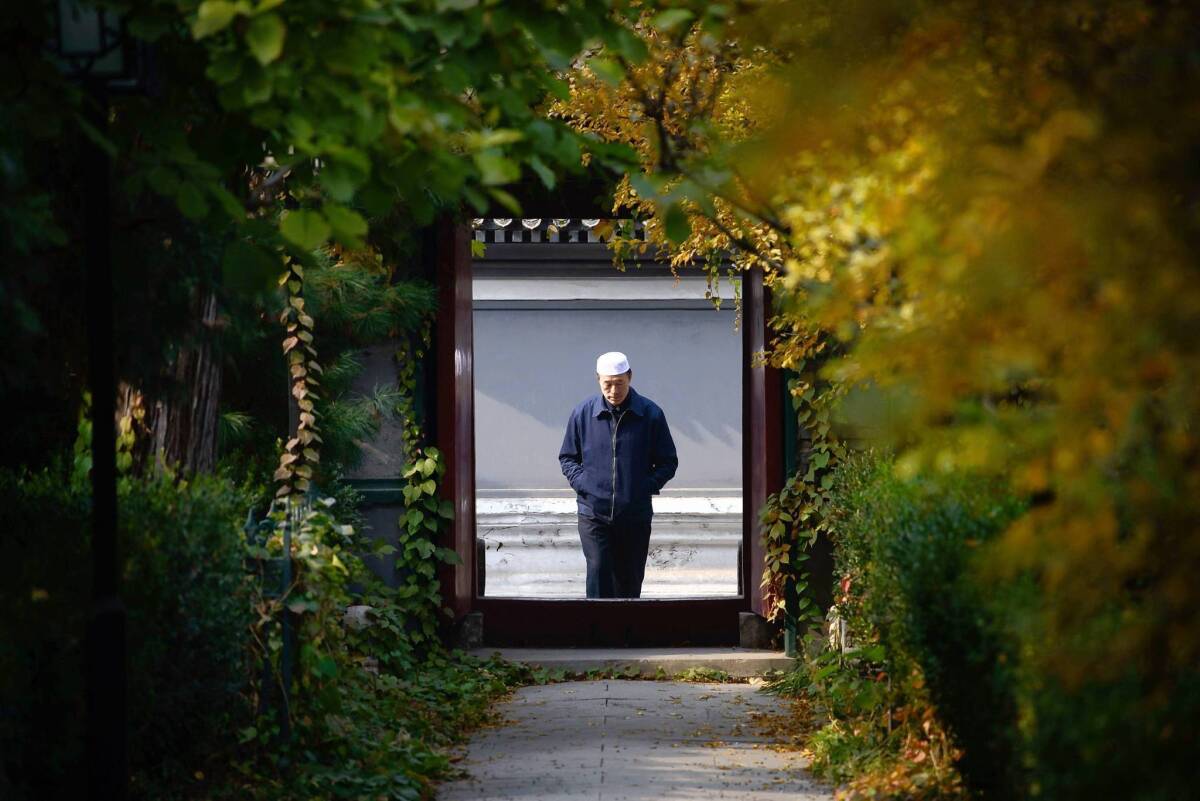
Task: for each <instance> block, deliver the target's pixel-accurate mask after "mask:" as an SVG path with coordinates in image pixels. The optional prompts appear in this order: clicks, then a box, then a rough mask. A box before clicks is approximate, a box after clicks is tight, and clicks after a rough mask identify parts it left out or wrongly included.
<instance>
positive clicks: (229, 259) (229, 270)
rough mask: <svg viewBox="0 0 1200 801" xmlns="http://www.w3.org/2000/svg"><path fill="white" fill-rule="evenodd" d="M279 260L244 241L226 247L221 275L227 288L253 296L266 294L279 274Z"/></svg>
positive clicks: (238, 240) (234, 242) (240, 240)
mask: <svg viewBox="0 0 1200 801" xmlns="http://www.w3.org/2000/svg"><path fill="white" fill-rule="evenodd" d="M279 266H280V265H279V258H278V257H276V256H274V255H273V254H271V253H269V252H267V251H266V250H264V249H263V248H260V247H257V246H255V245H253V244H251V243H249V242H246V241H245V240H242V239H237V240H234V241H233V242H230V243H229V244H228V245H227V246H226V247H225V253H224V256H223V257H222V259H221V274H222V276H223V278H224V284H225V286H226V287H227V288H229V289H232V290H233V291H235V292H242V293H245V294H252V293H255V292H266V291H269V290H270V289H271V286H272V284H274V282H275V275H276V274H277V273H278V272H279Z"/></svg>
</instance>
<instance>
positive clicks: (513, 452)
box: [474, 307, 742, 493]
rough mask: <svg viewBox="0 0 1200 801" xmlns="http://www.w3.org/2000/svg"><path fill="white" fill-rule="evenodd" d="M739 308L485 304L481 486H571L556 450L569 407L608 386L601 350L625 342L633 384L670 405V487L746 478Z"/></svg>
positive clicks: (478, 355) (478, 317)
mask: <svg viewBox="0 0 1200 801" xmlns="http://www.w3.org/2000/svg"><path fill="white" fill-rule="evenodd" d="M733 318H734V313H733V311H732V310H728V309H727V310H721V311H717V310H715V309H713V308H712V307H701V308H694V309H663V308H623V309H594V308H593V309H579V308H574V309H572V308H561V307H559V308H553V307H548V308H536V307H534V308H519V309H512V308H507V309H504V308H501V309H496V308H486V309H479V308H477V309H476V310H475V314H474V323H475V460H476V462H475V464H476V468H475V470H476V485H477V487H478V488H479V489H481V490H488V489H546V488H550V489H563V490H565V489H569V487H568V485H567V482H566V479H564V478H563V477H562V473H561V472H560V470H559V466H558V449H559V446H560V444H561V443H562V436H563V429H564V428H565V426H566V423H567V418H568V416H569V415H570V412H571V409H572V408H573V407H574V406H575V404H577V403H578V402H579V401H581V400H583V399H584V398H585V397H587V396H589V395H592V394H595V393H596V392H598V387H597V385H596V380H595V364H596V356H597V355H599V354H600V353H602V352H604V351H608V350H619V351H623V352H624V353H625V354H626V355H628V356H629V362H630V364H631V366H632V367H633V386H634V388H635V389H636V390H637V391H638V392H639V393H641V394H643V395H645V396H647V397H649V398H651V399H652V400H654V401H655V402H656V403H658V405H659V406H661V407H662V409H663V411H664V412H665V413H666V416H667V422H668V424H669V425H670V427H671V434H672V436H673V437H674V439H675V445H676V447H677V448H678V450H679V472H678V473H677V474H676V476H675V479H674V480H673V481H672V482H671V483H670V484H668V485H667V489H685V488H709V487H727V488H735V489H736V490H737V491H738V492H739V493H740V491H741V487H742V442H741V440H742V434H741V428H742V372H741V358H742V357H741V333H740V332H739V331H736V330H735V329H734V327H733Z"/></svg>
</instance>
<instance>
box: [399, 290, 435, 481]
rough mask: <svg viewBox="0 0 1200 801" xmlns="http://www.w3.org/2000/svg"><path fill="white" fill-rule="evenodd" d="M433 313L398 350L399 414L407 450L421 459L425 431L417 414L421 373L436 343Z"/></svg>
mask: <svg viewBox="0 0 1200 801" xmlns="http://www.w3.org/2000/svg"><path fill="white" fill-rule="evenodd" d="M433 316H434V310H433V309H432V308H431V309H429V310H427V311H425V312H424V314H423V315H422V316H421V320H420V323H419V324H418V327H417V329H416V330H415V331H412V332H410V333H409V334H407V335H406V336H405V337H404V338H403V339H402V340H401V343H400V347H398V348H397V349H396V354H395V360H396V386H397V388H398V389H399V391H400V397H399V398H398V399H397V401H396V416H397V417H398V418H399V420H400V424H401V426H403V429H404V449H405V453H407V454H408V455H409V456H410V457H413V458H417V457H419V456H420V454H419V453H418V451H419V449H420V446H421V439H422V436H423V432H422V430H421V420H420V417H419V415H418V413H417V406H416V404H417V400H418V376H419V374H420V368H421V364H422V363H423V360H424V358H425V354H426V353H428V352H429V347H430V345H431V344H432V342H433Z"/></svg>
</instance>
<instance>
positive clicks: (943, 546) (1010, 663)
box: [808, 454, 1023, 798]
mask: <svg viewBox="0 0 1200 801" xmlns="http://www.w3.org/2000/svg"><path fill="white" fill-rule="evenodd" d="M835 486H836V487H837V489H836V491H835V494H834V502H833V505H832V508H831V510H830V520H831V524H832V529H833V532H834V546H835V560H836V569H837V573H838V575H839V577H840V588H839V589H840V591H839V595H838V598H837V603H836V606H835V609H834V613H833V615H834V621H833V622H834V625H835V626H839V627H840V626H843V625H844V626H845V636H844V638H843V637H841V636H833V637H832V638H831V639H832V640H833V641H834V642H833V646H834V647H833V649H832V650H831V651H830V652H828V653H826V654H824V655H822V656H821V657H820V658H818V659H817V660H816V661H815V662H814V663H813V664H812V665H811V666H810V668H809V670H808V673H809V681H810V683H809V691H810V692H811V693H812V694H813V695H814V697H816V698H818V699H820V701H821V703H822V706H823V708H824V709H825V710H826V711H827V712H828V713H829V715H830V717H831V720H832V721H833V725H832V726H831V730H830V731H829V732H826V733H825V734H824V735H823V736H822V737H821V738H818V739H817V740H816V741H815V742H819V743H823V744H824V747H822V748H814V752H815V756H816V759H817V761H816V764H817V767H818V769H820V770H824V771H825V772H826V774H827V775H829V776H831V777H833V778H837V779H849V778H852V777H854V776H856V775H858V774H860V773H861V772H862V771H864V770H875V769H877V768H879V767H880V766H883V765H887V764H889V760H890V761H891V762H892V763H898V764H899V765H900V767H899V768H897V769H901V770H903V771H907V772H909V773H911V774H912V776H911V777H910V778H912V780H913V782H914V784H915V785H922V784H923V785H925V786H926V787H927V789H929V790H932V788H933V787H934V786H938V787H942V788H943V790H948V789H949V788H952V787H954V786H956V785H957V778H956V777H954V776H953V775H951V774H947V773H946V772H945V771H944V770H941V769H940V768H939V765H944V763H945V762H947V761H953V762H955V764H956V766H957V768H958V770H959V772H960V774H961V776H962V780H963V783H964V784H965V786H966V788H967V789H968V790H969V792H971V793H972V794H973V795H976V796H978V797H984V798H1015V797H1019V796H1020V794H1021V788H1022V786H1023V785H1022V779H1021V771H1020V768H1019V765H1020V756H1019V753H1020V749H1019V726H1018V721H1019V717H1020V716H1019V709H1018V703H1017V697H1018V696H1017V681H1018V679H1017V674H1016V666H1017V665H1016V655H1015V650H1014V647H1013V645H1012V642H1011V639H1010V638H1009V637H1008V636H1007V634H1006V632H1005V631H1004V629H1003V628H1002V626H1001V620H1000V618H999V617H998V613H997V608H996V605H995V603H994V599H993V598H991V597H990V596H989V595H988V594H987V592H986V591H985V590H984V589H982V587H983V586H984V585H983V584H982V582H981V581H980V578H979V576H978V575H977V571H976V570H975V563H976V562H977V557H978V554H979V553H980V552H981V549H982V548H983V546H984V544H985V543H986V542H988V541H989V540H991V539H993V538H994V537H995V536H997V535H998V534H999V533H1001V532H1002V531H1003V530H1004V528H1005V527H1006V526H1007V525H1008V523H1009V522H1010V521H1011V520H1013V519H1014V518H1015V517H1016V516H1017V515H1018V514H1019V513H1020V511H1021V508H1020V505H1019V504H1018V503H1017V502H1016V501H1015V500H1013V499H1012V498H1011V497H1010V496H1009V495H1007V494H1006V493H1005V492H1004V491H1003V489H1002V488H1001V487H999V486H998V485H997V484H995V483H994V482H992V481H989V480H987V479H984V478H982V477H978V476H970V475H957V476H937V477H924V478H918V479H915V480H911V481H902V480H900V479H899V478H898V477H896V475H895V474H894V473H893V471H892V468H891V464H890V462H889V461H888V460H886V459H881V458H879V457H878V456H875V455H869V454H859V455H857V456H855V457H853V458H850V459H848V460H847V461H846V463H845V464H843V465H842V466H841V467H840V468H839V470H838V474H837V481H836V483H835ZM841 631H842V630H841V629H840V628H839V629H838V630H837V632H835V635H837V634H839V633H840V632H841ZM947 734H948V735H949V737H948V738H947V736H946V735H947ZM939 757H940V758H939ZM926 760H927V761H926ZM906 761H908V762H915V763H917V764H919V763H922V762H924V763H925V766H926V767H925V768H918V767H916V766H914V765H913V764H907V765H906ZM871 765H874V766H875V767H874V768H869V769H868V767H867V766H871ZM920 770H932V774H931V775H929V776H924V777H922V776H921V775H920ZM893 772H894V771H893ZM906 787H907V785H906ZM877 789H879V788H877ZM943 790H939V791H937V792H934V793H933V795H935V796H936V795H937V794H938V793H940V792H942V791H943ZM909 791H911V788H910V789H907V790H905V792H909ZM926 794H927V795H928V793H926ZM897 797H903V792H901V793H900V794H899V795H898V796H897Z"/></svg>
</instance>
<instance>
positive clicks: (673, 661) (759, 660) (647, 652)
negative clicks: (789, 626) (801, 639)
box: [471, 648, 795, 678]
mask: <svg viewBox="0 0 1200 801" xmlns="http://www.w3.org/2000/svg"><path fill="white" fill-rule="evenodd" d="M471 653H472V655H474V656H478V657H480V658H481V659H486V658H488V657H490V656H492V655H493V654H499V655H500V656H501V657H503V658H504V659H506V660H508V661H509V662H522V663H524V664H527V665H536V666H539V667H544V668H546V669H547V670H565V671H567V672H568V673H588V672H590V671H614V672H620V673H633V674H634V675H639V676H654V675H657V674H658V673H659V672H660V671H661V672H663V673H666V674H667V675H668V676H676V675H678V674H680V673H682V672H684V671H685V670H689V669H692V668H707V669H709V670H723V671H724V672H725V673H727V674H729V675H730V676H733V677H735V678H748V677H751V676H762V675H765V674H766V673H768V672H770V671H775V670H789V669H790V668H791V667H792V666H793V665H794V664H795V660H794V659H792V658H790V657H788V656H787V655H786V654H784V653H783V652H782V651H758V650H754V649H752V648H477V649H475V650H473V651H471Z"/></svg>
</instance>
